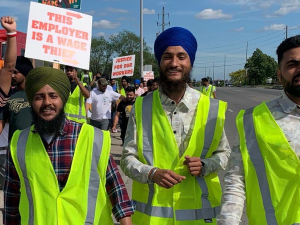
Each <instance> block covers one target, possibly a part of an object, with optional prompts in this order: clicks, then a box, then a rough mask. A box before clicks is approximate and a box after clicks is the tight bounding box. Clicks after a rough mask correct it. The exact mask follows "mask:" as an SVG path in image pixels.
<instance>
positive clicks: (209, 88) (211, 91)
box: [200, 77, 217, 99]
mask: <svg viewBox="0 0 300 225" xmlns="http://www.w3.org/2000/svg"><path fill="white" fill-rule="evenodd" d="M201 84H202V86H201V89H200V91H201V92H202V94H204V95H206V96H208V97H210V98H215V99H216V98H217V95H216V87H215V86H213V85H211V84H209V83H208V79H207V78H205V77H204V78H202V79H201Z"/></svg>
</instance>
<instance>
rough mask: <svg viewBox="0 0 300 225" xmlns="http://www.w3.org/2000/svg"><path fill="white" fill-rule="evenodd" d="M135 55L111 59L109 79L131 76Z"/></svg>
mask: <svg viewBox="0 0 300 225" xmlns="http://www.w3.org/2000/svg"><path fill="white" fill-rule="evenodd" d="M134 63H135V55H128V56H122V57H118V58H114V59H113V66H112V72H111V78H118V77H122V76H128V77H130V76H133V72H134Z"/></svg>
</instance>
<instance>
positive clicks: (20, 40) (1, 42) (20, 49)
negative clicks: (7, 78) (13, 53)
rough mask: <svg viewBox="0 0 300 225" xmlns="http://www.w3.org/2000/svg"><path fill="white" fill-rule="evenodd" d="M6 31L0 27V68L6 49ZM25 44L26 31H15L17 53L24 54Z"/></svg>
mask: <svg viewBox="0 0 300 225" xmlns="http://www.w3.org/2000/svg"><path fill="white" fill-rule="evenodd" d="M6 40H7V37H6V31H5V30H4V29H0V53H1V57H0V69H1V68H2V67H3V62H4V61H3V60H4V53H5V50H6ZM25 45H26V33H23V32H19V31H17V54H18V56H19V55H23V56H24V54H25Z"/></svg>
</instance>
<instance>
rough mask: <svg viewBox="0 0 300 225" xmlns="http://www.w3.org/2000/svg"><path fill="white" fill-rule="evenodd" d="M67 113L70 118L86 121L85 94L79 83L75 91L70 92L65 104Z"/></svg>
mask: <svg viewBox="0 0 300 225" xmlns="http://www.w3.org/2000/svg"><path fill="white" fill-rule="evenodd" d="M83 85H84V86H85V85H86V83H83ZM65 114H66V117H67V118H68V119H69V120H73V121H75V122H78V123H86V112H85V102H84V96H83V95H82V93H81V91H80V88H79V86H78V85H77V87H76V88H75V90H74V91H73V93H70V96H69V98H68V101H67V103H66V105H65Z"/></svg>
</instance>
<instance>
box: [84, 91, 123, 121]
mask: <svg viewBox="0 0 300 225" xmlns="http://www.w3.org/2000/svg"><path fill="white" fill-rule="evenodd" d="M119 98H120V94H119V93H116V92H114V91H108V90H106V91H105V92H102V91H99V90H97V89H96V90H92V91H91V94H90V97H89V98H88V99H87V100H86V102H87V103H88V104H91V105H92V115H91V119H92V120H103V119H111V103H112V101H116V100H118V99H119Z"/></svg>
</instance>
